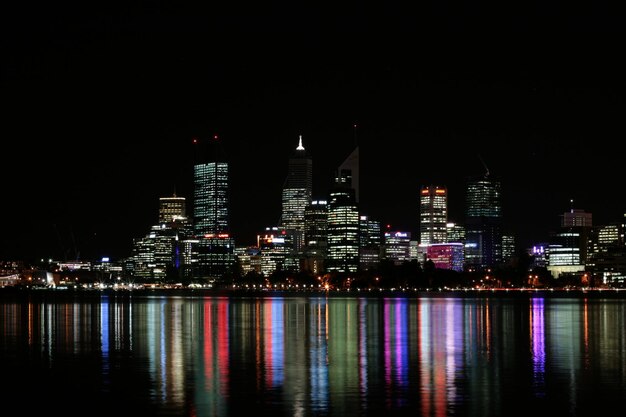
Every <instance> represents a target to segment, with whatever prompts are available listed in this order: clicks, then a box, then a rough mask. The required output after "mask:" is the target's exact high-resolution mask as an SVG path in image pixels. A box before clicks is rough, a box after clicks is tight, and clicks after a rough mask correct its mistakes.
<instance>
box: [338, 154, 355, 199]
mask: <svg viewBox="0 0 626 417" xmlns="http://www.w3.org/2000/svg"><path fill="white" fill-rule="evenodd" d="M335 183H337V184H338V185H340V184H341V185H344V186H347V187H348V188H352V189H353V190H354V201H355V202H356V203H358V202H359V147H358V146H357V147H356V148H354V150H353V151H352V153H350V155H348V157H347V158H346V159H345V160H344V161H343V162H342V164H341V165H339V168H338V169H337V172H336V177H335Z"/></svg>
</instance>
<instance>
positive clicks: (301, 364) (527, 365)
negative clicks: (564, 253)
mask: <svg viewBox="0 0 626 417" xmlns="http://www.w3.org/2000/svg"><path fill="white" fill-rule="evenodd" d="M0 318H1V327H0V380H1V381H2V382H1V383H0V400H1V401H2V405H3V408H4V409H5V410H11V409H12V410H15V411H13V412H4V411H3V413H2V414H3V415H6V416H9V415H15V416H24V415H26V416H35V415H43V414H55V415H62V416H78V415H81V416H94V415H98V416H100V415H102V416H104V415H108V416H115V415H117V416H120V415H129V416H130V415H133V416H134V415H143V416H248V415H250V416H252V415H274V416H279V415H280V416H282V415H288V416H379V415H382V416H384V415H412V416H480V417H483V416H538V415H550V416H592V415H594V416H595V415H599V416H607V415H615V416H618V415H619V416H623V415H624V414H625V413H626V411H624V405H623V404H624V399H626V336H625V330H626V299H613V298H612V299H600V298H592V299H586V298H583V297H580V298H552V297H544V296H530V295H529V296H527V297H514V298H506V297H477V298H471V297H459V298H455V297H450V298H446V297H424V298H422V297H414V298H383V297H380V298H357V297H350V298H340V297H330V298H327V297H323V296H322V297H318V296H310V297H261V298H256V297H237V298H234V297H230V298H229V297H202V296H198V297H177V296H164V297H160V296H154V297H151V296H132V295H130V296H128V295H126V296H116V295H102V296H92V297H83V296H80V297H78V296H77V297H72V296H65V297H57V296H52V295H33V294H30V295H20V296H15V297H1V296H0Z"/></svg>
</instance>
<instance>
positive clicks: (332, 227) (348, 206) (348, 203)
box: [326, 175, 359, 272]
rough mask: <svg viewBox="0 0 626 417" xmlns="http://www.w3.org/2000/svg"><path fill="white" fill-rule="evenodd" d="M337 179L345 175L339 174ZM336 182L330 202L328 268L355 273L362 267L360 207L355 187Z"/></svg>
mask: <svg viewBox="0 0 626 417" xmlns="http://www.w3.org/2000/svg"><path fill="white" fill-rule="evenodd" d="M336 178H342V177H341V176H340V175H338V176H337V177H336ZM346 184H347V183H345V182H342V181H336V183H335V187H334V188H333V189H332V190H331V192H330V199H329V202H328V252H327V265H326V269H327V270H328V271H336V272H356V271H357V270H358V267H359V210H358V207H357V203H356V200H355V196H354V189H353V188H351V187H348V186H347V185H346Z"/></svg>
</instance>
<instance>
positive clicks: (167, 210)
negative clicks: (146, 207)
mask: <svg viewBox="0 0 626 417" xmlns="http://www.w3.org/2000/svg"><path fill="white" fill-rule="evenodd" d="M185 205H186V204H185V198H184V197H176V194H174V195H173V196H172V197H161V198H159V224H161V223H170V222H173V221H175V220H176V219H180V218H182V217H186V216H187V212H186V208H185Z"/></svg>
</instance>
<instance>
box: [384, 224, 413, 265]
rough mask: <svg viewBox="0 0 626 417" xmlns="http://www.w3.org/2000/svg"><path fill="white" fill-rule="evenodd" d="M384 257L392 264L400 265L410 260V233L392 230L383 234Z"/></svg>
mask: <svg viewBox="0 0 626 417" xmlns="http://www.w3.org/2000/svg"><path fill="white" fill-rule="evenodd" d="M383 248H384V249H383V251H384V254H383V256H384V258H385V259H388V260H390V261H392V262H393V263H394V265H402V263H403V262H408V261H410V260H411V233H410V232H400V231H396V232H392V231H388V232H385V234H384V241H383Z"/></svg>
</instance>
